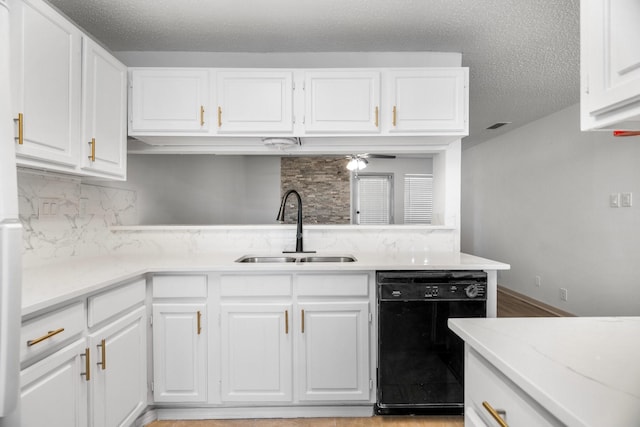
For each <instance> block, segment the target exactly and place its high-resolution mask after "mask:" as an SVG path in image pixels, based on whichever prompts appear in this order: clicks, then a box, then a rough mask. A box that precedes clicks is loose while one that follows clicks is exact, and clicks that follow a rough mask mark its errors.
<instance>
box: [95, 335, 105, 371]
mask: <svg viewBox="0 0 640 427" xmlns="http://www.w3.org/2000/svg"><path fill="white" fill-rule="evenodd" d="M98 347H100V350H101V352H102V362H98V363H97V364H98V366H101V367H102V370H103V371H104V370H105V369H107V340H102V341H100V344H98Z"/></svg>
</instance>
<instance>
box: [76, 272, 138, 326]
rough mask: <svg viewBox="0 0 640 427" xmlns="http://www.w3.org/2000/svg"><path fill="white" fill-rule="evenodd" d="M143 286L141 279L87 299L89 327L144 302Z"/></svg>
mask: <svg viewBox="0 0 640 427" xmlns="http://www.w3.org/2000/svg"><path fill="white" fill-rule="evenodd" d="M145 284H146V283H145V280H144V279H141V280H138V281H136V282H133V283H129V284H128V285H124V286H120V287H119V288H117V289H114V290H111V291H108V292H104V293H102V294H99V295H96V296H95V297H91V298H89V320H88V323H89V327H90V328H91V327H93V326H95V325H97V324H99V323H100V322H102V321H104V320H107V319H108V318H110V317H112V316H115V315H116V314H118V313H122V312H123V311H125V310H126V309H128V308H130V307H134V306H136V305H138V304H139V303H141V302H144V298H145Z"/></svg>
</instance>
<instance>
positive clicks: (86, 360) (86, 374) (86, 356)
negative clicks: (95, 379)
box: [80, 347, 91, 381]
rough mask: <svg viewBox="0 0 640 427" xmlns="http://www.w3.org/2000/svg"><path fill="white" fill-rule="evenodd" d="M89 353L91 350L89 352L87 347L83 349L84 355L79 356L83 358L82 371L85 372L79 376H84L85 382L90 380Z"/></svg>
mask: <svg viewBox="0 0 640 427" xmlns="http://www.w3.org/2000/svg"><path fill="white" fill-rule="evenodd" d="M90 351H91V350H89V347H87V348H85V349H84V354H81V355H80V356H84V370H85V372H82V373H81V374H80V375H84V377H85V379H86V380H87V381H89V380H90V379H91V358H90V357H89V356H90Z"/></svg>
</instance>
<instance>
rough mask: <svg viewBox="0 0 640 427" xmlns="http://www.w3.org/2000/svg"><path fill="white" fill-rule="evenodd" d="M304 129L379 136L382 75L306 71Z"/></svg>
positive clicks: (307, 130) (355, 72)
mask: <svg viewBox="0 0 640 427" xmlns="http://www.w3.org/2000/svg"><path fill="white" fill-rule="evenodd" d="M304 92H305V109H304V129H305V131H306V132H308V133H379V132H380V72H379V71H357V70H341V71H322V70H318V71H307V72H305V77H304Z"/></svg>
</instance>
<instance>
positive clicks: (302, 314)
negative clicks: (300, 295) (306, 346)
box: [301, 310, 304, 334]
mask: <svg viewBox="0 0 640 427" xmlns="http://www.w3.org/2000/svg"><path fill="white" fill-rule="evenodd" d="M301 317H302V321H301V323H302V325H301V326H302V333H303V334H304V310H302V311H301Z"/></svg>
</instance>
